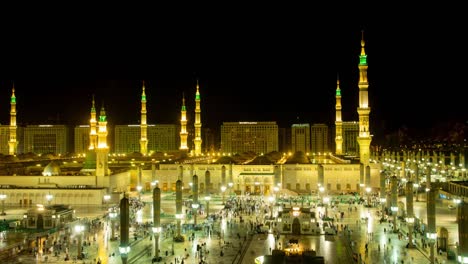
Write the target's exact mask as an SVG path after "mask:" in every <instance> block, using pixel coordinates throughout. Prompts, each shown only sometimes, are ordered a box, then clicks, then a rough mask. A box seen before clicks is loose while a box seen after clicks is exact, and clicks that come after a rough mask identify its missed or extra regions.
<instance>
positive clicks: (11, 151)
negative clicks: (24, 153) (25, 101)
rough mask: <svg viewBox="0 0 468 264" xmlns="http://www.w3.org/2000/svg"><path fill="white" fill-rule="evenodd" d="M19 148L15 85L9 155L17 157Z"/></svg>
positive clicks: (11, 105)
mask: <svg viewBox="0 0 468 264" xmlns="http://www.w3.org/2000/svg"><path fill="white" fill-rule="evenodd" d="M17 147H18V141H16V96H15V84H14V83H13V89H12V90H11V99H10V139H9V140H8V154H10V155H15V154H16V151H17Z"/></svg>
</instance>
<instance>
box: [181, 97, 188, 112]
mask: <svg viewBox="0 0 468 264" xmlns="http://www.w3.org/2000/svg"><path fill="white" fill-rule="evenodd" d="M186 110H187V109H186V108H185V94H184V93H182V111H186Z"/></svg>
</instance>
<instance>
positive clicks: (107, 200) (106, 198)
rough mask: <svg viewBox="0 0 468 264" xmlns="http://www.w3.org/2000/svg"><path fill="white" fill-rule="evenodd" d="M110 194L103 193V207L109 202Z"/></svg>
mask: <svg viewBox="0 0 468 264" xmlns="http://www.w3.org/2000/svg"><path fill="white" fill-rule="evenodd" d="M110 198H111V196H110V195H109V194H105V195H104V207H106V205H108V204H109V201H110Z"/></svg>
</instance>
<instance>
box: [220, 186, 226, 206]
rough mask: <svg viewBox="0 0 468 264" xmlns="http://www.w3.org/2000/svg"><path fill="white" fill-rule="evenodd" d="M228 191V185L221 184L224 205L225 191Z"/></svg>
mask: <svg viewBox="0 0 468 264" xmlns="http://www.w3.org/2000/svg"><path fill="white" fill-rule="evenodd" d="M225 191H226V186H224V185H223V186H221V193H222V195H223V205H224V192H225Z"/></svg>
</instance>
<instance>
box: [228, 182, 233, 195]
mask: <svg viewBox="0 0 468 264" xmlns="http://www.w3.org/2000/svg"><path fill="white" fill-rule="evenodd" d="M228 186H229V195H232V186H234V183H232V182H230V183H228Z"/></svg>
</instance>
